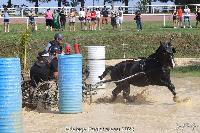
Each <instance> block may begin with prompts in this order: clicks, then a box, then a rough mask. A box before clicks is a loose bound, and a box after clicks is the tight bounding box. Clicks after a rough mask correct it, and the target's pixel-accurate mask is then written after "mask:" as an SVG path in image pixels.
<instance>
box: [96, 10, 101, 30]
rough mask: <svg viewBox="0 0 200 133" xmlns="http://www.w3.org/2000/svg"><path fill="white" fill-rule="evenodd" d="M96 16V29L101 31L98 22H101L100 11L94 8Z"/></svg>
mask: <svg viewBox="0 0 200 133" xmlns="http://www.w3.org/2000/svg"><path fill="white" fill-rule="evenodd" d="M96 14H97V17H96V21H97V26H98V29H99V30H101V25H100V21H101V12H100V9H99V8H96Z"/></svg>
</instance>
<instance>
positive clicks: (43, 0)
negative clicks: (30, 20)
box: [27, 0, 51, 14]
mask: <svg viewBox="0 0 200 133" xmlns="http://www.w3.org/2000/svg"><path fill="white" fill-rule="evenodd" d="M27 1H29V2H31V3H35V7H39V2H43V3H44V2H49V1H51V0H27ZM35 13H36V14H37V13H38V8H35Z"/></svg>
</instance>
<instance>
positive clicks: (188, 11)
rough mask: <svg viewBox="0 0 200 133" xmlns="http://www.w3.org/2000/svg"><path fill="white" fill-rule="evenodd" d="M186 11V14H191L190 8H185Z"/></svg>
mask: <svg viewBox="0 0 200 133" xmlns="http://www.w3.org/2000/svg"><path fill="white" fill-rule="evenodd" d="M184 12H185V14H184V16H190V9H189V8H186V9H184Z"/></svg>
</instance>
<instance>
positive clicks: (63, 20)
mask: <svg viewBox="0 0 200 133" xmlns="http://www.w3.org/2000/svg"><path fill="white" fill-rule="evenodd" d="M59 15H60V28H61V30H62V31H64V30H65V23H66V16H67V15H66V12H65V9H64V8H62V10H61V12H60V14H59Z"/></svg>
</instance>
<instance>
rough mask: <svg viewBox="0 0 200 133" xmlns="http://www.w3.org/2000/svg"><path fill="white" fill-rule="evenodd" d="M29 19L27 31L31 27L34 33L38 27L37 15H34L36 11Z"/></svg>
mask: <svg viewBox="0 0 200 133" xmlns="http://www.w3.org/2000/svg"><path fill="white" fill-rule="evenodd" d="M27 17H28V27H27V29H28V28H29V27H31V30H32V31H37V25H36V21H35V17H36V14H35V13H34V11H33V10H31V11H30V13H29V14H28V16H27Z"/></svg>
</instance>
